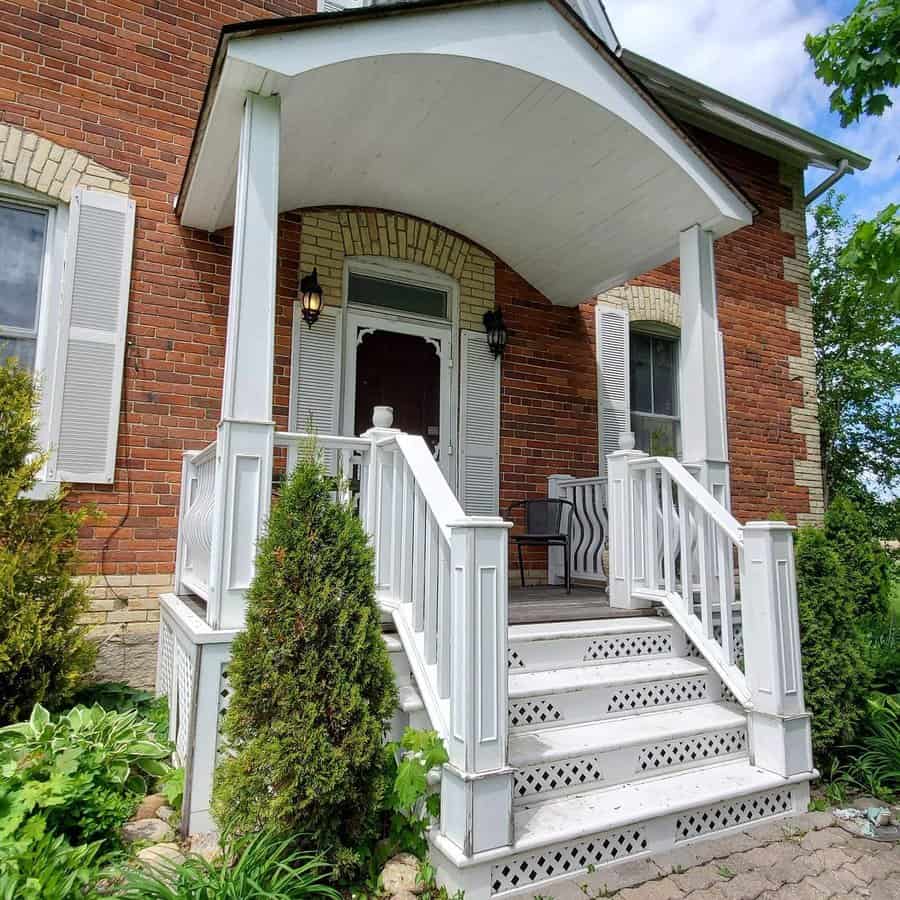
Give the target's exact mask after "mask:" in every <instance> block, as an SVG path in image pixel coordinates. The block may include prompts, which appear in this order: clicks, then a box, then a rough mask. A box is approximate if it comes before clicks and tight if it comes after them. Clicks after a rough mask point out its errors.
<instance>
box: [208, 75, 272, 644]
mask: <svg viewBox="0 0 900 900" xmlns="http://www.w3.org/2000/svg"><path fill="white" fill-rule="evenodd" d="M280 118H281V101H280V98H279V97H277V96H276V97H262V96H260V95H259V94H251V93H248V94H247V98H246V101H245V104H244V116H243V121H242V124H241V143H240V151H239V155H238V172H237V187H236V192H237V197H236V203H235V216H234V243H233V247H232V252H231V286H230V292H229V299H228V334H227V339H226V345H225V377H224V382H223V391H222V418H221V421H220V422H219V428H218V440H217V448H216V453H217V467H216V486H215V514H214V519H213V540H212V560H211V565H210V578H211V582H212V583H211V585H210V603H209V612H208V620H209V623H210V624H211V625H212V626H213V627H214V628H240V627H242V626H243V623H244V611H245V592H246V590H247V588H248V587H249V585H250V581H251V579H252V577H253V572H254V561H255V557H256V545H257V539H258V537H259V534H260V532H261V529H262V527H263V525H264V523H265V521H266V518H267V517H268V513H269V504H270V501H271V494H272V441H273V437H274V431H275V424H274V422H273V421H272V367H273V352H274V349H273V348H274V338H275V280H276V257H277V250H278V165H279V163H278V150H279V140H280V137H279V131H280Z"/></svg>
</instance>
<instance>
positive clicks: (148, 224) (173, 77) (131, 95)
mask: <svg viewBox="0 0 900 900" xmlns="http://www.w3.org/2000/svg"><path fill="white" fill-rule="evenodd" d="M314 9H315V0H260V2H256V3H253V2H236V0H217V2H215V3H210V2H202V0H196V2H192V0H178V2H174V0H84V2H73V0H60V2H53V3H10V2H7V0H0V16H2V24H0V120H2V121H4V122H7V123H9V124H12V125H17V126H19V127H21V128H24V129H27V130H29V131H32V132H34V133H36V134H38V135H41V136H43V137H47V138H49V139H51V140H53V141H55V142H57V143H58V144H61V145H62V146H64V147H67V148H70V147H71V148H73V149H75V150H78V151H80V152H82V153H84V154H86V155H88V156H90V157H92V158H93V159H94V160H95V161H96V162H98V163H100V164H102V165H105V166H108V167H109V168H110V169H112V170H114V171H116V172H119V173H121V174H123V175H125V176H127V177H128V178H130V180H131V185H132V196H133V197H134V199H135V201H136V203H137V228H136V233H135V244H134V246H135V252H134V263H133V276H132V289H131V297H130V307H129V318H128V334H129V339H130V346H129V349H128V353H127V357H126V377H125V384H124V391H125V393H124V397H125V400H124V403H123V406H122V416H121V429H120V437H119V445H118V460H117V469H116V479H115V483H114V484H113V485H97V486H95V487H94V488H93V489H90V490H78V491H76V492H73V495H72V497H73V500H74V501H77V502H80V501H93V502H95V503H97V504H98V505H99V506H100V508H101V509H102V510H103V511H104V513H105V519H104V521H103V522H102V523H101V524H99V525H95V526H94V527H88V528H86V529H85V532H84V537H83V542H82V547H83V549H84V550H85V554H86V560H87V563H88V565H89V568H90V569H92V570H96V569H97V568H99V566H100V565H101V559H102V566H103V569H104V570H105V571H106V572H107V573H132V572H140V573H161V574H165V573H171V572H172V569H173V567H174V552H175V527H176V515H177V508H178V506H177V504H178V491H179V484H178V482H179V474H178V473H179V472H180V467H181V463H180V457H181V453H182V451H183V450H185V449H189V448H196V447H200V446H202V445H203V444H205V443H206V442H208V441H209V440H211V439H212V438H213V436H214V434H215V423H216V421H217V419H218V414H219V407H220V400H219V398H220V395H221V381H222V360H223V352H224V344H225V319H226V302H227V294H228V274H229V254H228V247H227V240H226V239H225V238H223V237H222V236H214V237H209V236H207V235H206V234H205V233H202V232H197V231H192V230H190V229H187V228H182V227H181V226H180V225H179V223H178V220H177V218H176V216H175V215H174V214H173V212H172V203H173V199H174V196H175V194H176V192H177V191H178V188H179V185H180V182H181V177H182V174H183V171H184V165H185V161H186V159H187V154H188V151H189V149H190V143H191V137H192V135H193V130H194V123H195V120H196V117H197V113H198V111H199V109H200V103H201V100H202V98H203V90H204V86H205V84H206V78H207V74H208V70H209V66H210V62H211V60H212V55H213V51H214V49H215V46H216V41H217V39H218V35H219V30H220V29H221V27H222V26H223V25H225V24H227V23H229V22H238V21H245V20H248V19H254V18H263V17H267V16H284V15H297V14H298V13H303V12H312V11H314ZM282 239H283V240H282V245H281V246H282V263H283V264H282V273H281V279H280V282H279V283H280V288H281V289H282V290H284V291H286V292H287V293H288V294H289V293H290V292H291V291H292V290H293V285H295V284H296V280H295V279H296V266H297V258H298V240H299V228H298V224H297V222H296V220H295V221H294V222H293V223H285V225H284V226H283V229H282ZM291 265H293V267H294V271H293V272H291ZM287 310H288V312H287V313H285V308H284V307H283V308H282V310H281V311H280V312H279V321H278V337H277V341H278V346H277V354H278V355H277V366H278V371H277V373H276V404H277V408H278V410H279V411H280V412H281V413H282V414H285V413H286V407H287V387H286V385H287V379H288V374H287V369H288V367H289V364H290V363H289V356H288V355H287V354H288V353H289V341H290V338H289V335H290V320H289V317H288V318H287V319H286V318H285V315H288V316H289V307H287Z"/></svg>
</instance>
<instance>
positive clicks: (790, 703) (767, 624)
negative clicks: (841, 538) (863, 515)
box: [741, 522, 812, 776]
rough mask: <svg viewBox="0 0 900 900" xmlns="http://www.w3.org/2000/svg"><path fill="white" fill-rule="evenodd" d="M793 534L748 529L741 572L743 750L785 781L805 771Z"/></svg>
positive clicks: (778, 526) (764, 527)
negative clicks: (747, 705) (746, 714)
mask: <svg viewBox="0 0 900 900" xmlns="http://www.w3.org/2000/svg"><path fill="white" fill-rule="evenodd" d="M792 532H793V528H792V527H791V526H790V525H786V524H785V523H784V522H748V523H747V524H746V525H745V526H744V529H743V534H744V551H743V560H742V573H741V592H742V594H743V596H744V600H745V605H746V608H747V610H748V614H747V615H744V616H743V617H742V627H743V632H744V660H745V661H744V666H745V670H746V676H747V682H748V684H749V687H750V695H751V697H750V699H751V702H752V704H753V710H752V711H751V713H750V744H751V748H750V749H751V753H752V758H753V762H754V763H755V764H756V765H757V766H760V767H761V768H763V769H768V770H769V771H772V772H775V773H777V774H778V775H784V776H791V775H797V774H800V773H802V772H809V771H811V769H812V749H811V745H810V717H809V714H808V713H807V712H806V707H805V705H804V700H803V670H802V668H801V660H800V625H799V618H798V611H797V578H796V572H795V569H794V539H793V535H792Z"/></svg>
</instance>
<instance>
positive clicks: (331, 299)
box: [298, 209, 495, 330]
mask: <svg viewBox="0 0 900 900" xmlns="http://www.w3.org/2000/svg"><path fill="white" fill-rule="evenodd" d="M298 212H299V214H300V217H301V233H300V271H301V273H303V274H306V273H307V272H309V271H310V270H311V269H312V268H313V267H315V268H316V269H317V270H318V275H319V282H320V284H321V285H322V290H323V292H324V295H325V303H326V304H328V305H331V306H340V305H342V303H343V273H344V260H345V259H346V258H347V257H348V256H383V257H386V258H388V259H397V260H403V261H405V262H411V263H418V264H419V265H423V266H429V267H430V268H432V269H435V270H437V271H438V272H443V273H444V274H445V275H449V276H450V277H451V278H454V279H456V281H457V282H458V283H459V325H460V327H461V328H469V329H475V330H481V329H483V325H482V321H481V318H482V316H483V315H484V313H485V311H486V310H489V309H493V307H494V302H495V287H494V258H493V257H492V256H490V255H489V254H487V253H486V252H485V251H484V250H482V249H481V248H480V247H479V246H477V245H476V244H473V243H471V242H470V241H467V240H465V238H463V237H461V236H460V235H458V234H455V233H453V232H451V231H448V230H447V229H445V228H441V227H440V226H439V225H435V224H434V223H432V222H425V221H423V220H422V219H416V218H413V217H412V216H405V215H402V214H401V213H393V212H383V211H378V210H362V209H327V210H315V211H308V212H304V211H302V210H299V211H298Z"/></svg>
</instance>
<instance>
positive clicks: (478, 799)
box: [441, 516, 513, 856]
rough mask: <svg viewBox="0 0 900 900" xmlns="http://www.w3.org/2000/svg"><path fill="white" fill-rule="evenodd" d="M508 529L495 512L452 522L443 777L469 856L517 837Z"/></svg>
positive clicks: (451, 834)
mask: <svg viewBox="0 0 900 900" xmlns="http://www.w3.org/2000/svg"><path fill="white" fill-rule="evenodd" d="M509 528H510V524H509V523H508V522H504V521H503V520H502V519H500V518H494V517H488V516H485V517H480V516H478V517H475V516H470V517H468V518H466V519H465V520H463V521H462V522H458V523H452V522H451V523H450V530H451V548H450V573H451V574H450V577H451V580H452V581H451V584H452V587H451V604H450V606H451V613H450V617H451V622H450V648H451V650H450V652H451V685H450V696H451V704H450V723H449V732H450V735H449V737H450V740H449V747H448V748H447V750H448V753H449V756H450V762H449V763H448V764H447V765H446V766H444V772H443V776H442V778H441V832H442V834H443V835H444V836H445V837H446V838H447V839H448V840H450V841H451V842H452V843H453V844H455V845H456V846H457V847H458V848H459V849H460V850H462V852H463V853H465V854H466V855H467V856H471V855H472V854H474V853H479V852H481V851H484V850H491V849H493V848H496V847H505V846H507V845H509V844H510V843H511V841H512V774H513V770H512V769H511V768H510V767H509V766H508V765H507V758H506V743H507V732H508V724H507V715H508V711H507V708H508V695H509V691H508V672H507V663H506V657H507V644H508V634H507V630H508V610H507V602H508V592H507V554H508V549H507V545H508V541H509V537H508V535H509Z"/></svg>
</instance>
